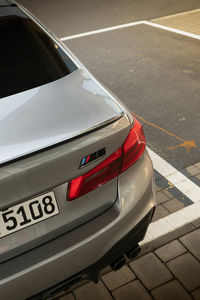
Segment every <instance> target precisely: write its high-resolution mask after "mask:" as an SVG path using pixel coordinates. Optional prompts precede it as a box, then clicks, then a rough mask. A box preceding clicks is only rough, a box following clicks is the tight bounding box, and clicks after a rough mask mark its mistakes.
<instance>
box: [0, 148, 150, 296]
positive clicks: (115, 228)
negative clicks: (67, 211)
mask: <svg viewBox="0 0 200 300" xmlns="http://www.w3.org/2000/svg"><path fill="white" fill-rule="evenodd" d="M153 185H154V182H153V170H152V164H151V160H150V158H149V156H148V154H147V153H145V154H144V155H143V156H142V157H141V158H140V159H139V160H138V161H137V162H136V163H135V164H134V165H133V166H132V167H130V168H129V169H128V170H127V171H126V172H124V173H123V174H121V175H120V177H119V182H118V199H117V201H116V202H115V204H114V205H113V206H112V207H111V208H110V209H108V210H107V211H106V212H104V213H103V214H102V215H99V216H98V217H96V218H94V219H93V220H91V221H89V222H87V223H86V224H84V225H83V226H80V227H78V228H76V229H75V230H73V231H71V232H69V233H67V234H64V235H62V236H60V237H58V238H57V239H54V240H52V241H51V242H48V243H46V244H43V245H42V246H40V247H38V248H35V249H33V250H31V251H29V252H27V253H24V254H23V255H19V256H18V257H16V258H14V259H11V260H9V261H7V262H5V263H2V264H1V274H0V276H1V277H0V294H1V300H3V299H10V300H11V299H14V300H17V299H20V300H21V299H27V298H29V297H31V296H32V295H35V294H38V293H40V292H41V291H43V290H46V289H48V288H49V287H51V286H55V285H57V284H58V283H60V282H62V281H63V280H65V279H66V278H71V277H73V276H74V275H76V274H79V273H81V272H82V271H83V270H86V269H87V270H95V269H101V268H102V267H104V266H106V265H107V264H110V263H112V262H113V261H114V260H116V259H118V257H119V256H121V255H122V254H124V253H126V252H128V251H129V250H130V249H132V248H133V247H134V246H135V245H136V244H137V243H138V242H139V241H141V240H142V239H143V236H144V234H145V232H146V229H147V226H148V223H149V221H150V218H151V211H152V209H153V208H154V206H155V200H154V187H153ZM129 248H130V249H129ZM111 258H112V260H111ZM91 266H92V268H91Z"/></svg>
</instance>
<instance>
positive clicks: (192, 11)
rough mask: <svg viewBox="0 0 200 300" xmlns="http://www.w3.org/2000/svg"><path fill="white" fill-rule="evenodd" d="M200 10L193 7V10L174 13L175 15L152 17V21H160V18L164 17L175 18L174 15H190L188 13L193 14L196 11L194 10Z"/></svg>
mask: <svg viewBox="0 0 200 300" xmlns="http://www.w3.org/2000/svg"><path fill="white" fill-rule="evenodd" d="M198 11H200V9H199V8H197V9H193V10H188V11H184V12H181V13H177V14H173V15H168V16H164V17H160V18H157V19H152V20H151V21H158V20H161V19H162V20H163V19H169V18H171V17H172V18H173V17H177V16H183V15H188V14H191V13H194V12H198Z"/></svg>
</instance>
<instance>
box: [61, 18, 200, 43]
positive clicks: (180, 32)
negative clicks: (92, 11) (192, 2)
mask: <svg viewBox="0 0 200 300" xmlns="http://www.w3.org/2000/svg"><path fill="white" fill-rule="evenodd" d="M141 24H143V25H148V26H152V27H155V28H159V29H163V30H167V31H171V32H174V33H177V34H181V35H185V36H188V37H191V38H193V39H197V40H200V35H198V34H194V33H190V32H187V31H183V30H179V29H176V28H173V27H168V26H164V25H160V24H157V23H153V22H150V21H138V22H132V23H127V24H121V25H117V26H113V27H107V28H102V29H97V30H92V31H88V32H83V33H79V34H74V35H69V36H66V37H62V38H60V40H61V41H62V42H63V41H68V40H72V39H77V38H81V37H85V36H89V35H94V34H98V33H103V32H107V31H112V30H117V29H122V28H127V27H132V26H136V25H141Z"/></svg>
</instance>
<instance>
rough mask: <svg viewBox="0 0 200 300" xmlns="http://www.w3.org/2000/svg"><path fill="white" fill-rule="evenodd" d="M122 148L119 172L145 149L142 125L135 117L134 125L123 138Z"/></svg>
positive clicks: (128, 165) (135, 159)
mask: <svg viewBox="0 0 200 300" xmlns="http://www.w3.org/2000/svg"><path fill="white" fill-rule="evenodd" d="M122 149H123V163H122V169H121V172H124V171H125V170H126V169H128V168H129V167H130V166H131V165H132V164H134V163H135V162H136V161H137V160H138V159H139V158H140V156H141V155H142V154H143V152H144V149H145V136H144V131H143V127H142V124H140V122H138V120H137V119H135V123H134V126H133V128H132V129H131V131H130V133H129V135H128V137H127V139H126V140H125V142H124V144H123V146H122Z"/></svg>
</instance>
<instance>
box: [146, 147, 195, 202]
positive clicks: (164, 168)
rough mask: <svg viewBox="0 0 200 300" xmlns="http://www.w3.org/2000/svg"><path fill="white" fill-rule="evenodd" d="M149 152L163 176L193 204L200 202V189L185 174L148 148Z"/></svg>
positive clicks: (157, 169)
mask: <svg viewBox="0 0 200 300" xmlns="http://www.w3.org/2000/svg"><path fill="white" fill-rule="evenodd" d="M147 149H148V152H149V154H150V156H151V159H152V161H153V166H154V169H155V170H156V171H158V172H159V173H160V174H161V175H162V176H164V177H165V178H166V179H167V180H168V181H169V182H171V183H172V184H173V185H174V186H175V187H176V188H177V189H179V190H180V191H181V192H182V193H183V194H184V195H185V196H187V197H188V198H189V199H190V200H191V201H193V202H200V187H199V186H198V185H196V184H195V183H194V182H192V181H191V180H190V179H189V178H187V177H186V176H185V175H184V174H182V173H181V172H179V171H178V170H177V169H175V168H174V167H173V166H172V165H170V164H169V163H168V162H167V161H165V160H164V159H163V158H161V157H160V156H159V155H158V154H156V153H155V152H154V151H152V150H151V149H150V148H148V147H147Z"/></svg>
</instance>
